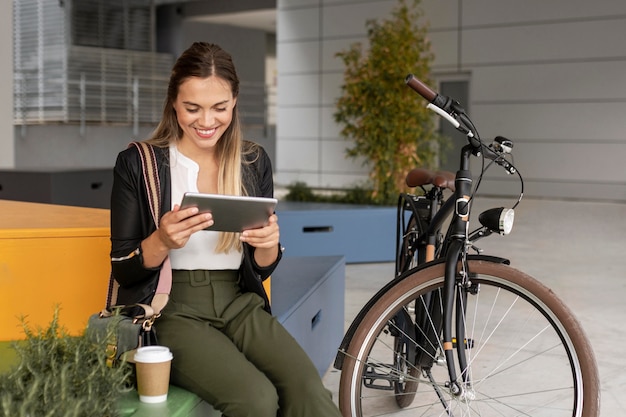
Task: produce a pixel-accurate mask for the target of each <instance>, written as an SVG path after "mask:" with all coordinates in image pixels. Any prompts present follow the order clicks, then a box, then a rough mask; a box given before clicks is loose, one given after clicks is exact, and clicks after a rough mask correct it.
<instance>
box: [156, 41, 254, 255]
mask: <svg viewBox="0 0 626 417" xmlns="http://www.w3.org/2000/svg"><path fill="white" fill-rule="evenodd" d="M211 76H216V77H218V78H221V79H223V80H225V81H226V82H228V84H229V85H230V87H231V91H232V94H233V98H237V96H238V95H239V78H238V76H237V72H236V70H235V65H234V64H233V60H232V57H231V56H230V54H229V53H228V52H226V51H224V50H223V49H222V48H221V47H219V46H218V45H215V44H211V43H207V42H194V43H193V44H192V45H191V46H190V47H189V48H188V49H187V50H186V51H185V52H183V53H182V54H181V55H180V57H179V58H178V59H177V60H176V63H175V64H174V67H173V68H172V72H171V75H170V80H169V84H168V87H167V96H166V99H165V103H164V105H163V116H162V117H161V121H160V122H159V124H158V126H157V127H156V129H155V130H154V132H153V133H152V135H151V136H150V138H149V139H147V140H146V142H148V143H150V144H152V145H154V146H158V147H162V148H167V147H169V146H170V143H171V142H172V141H179V140H180V139H181V138H182V134H183V132H182V129H181V128H180V126H179V124H178V118H177V117H176V111H175V110H174V103H175V102H176V99H177V97H178V91H179V88H180V85H181V84H182V83H183V82H185V81H186V80H187V79H188V78H190V77H198V78H208V77H211ZM242 144H243V137H242V132H241V125H240V122H239V111H238V109H237V105H236V104H235V107H234V108H233V115H232V121H231V123H230V126H228V128H227V129H226V131H225V132H224V134H223V135H222V137H221V139H220V140H219V141H218V143H217V148H216V151H217V162H218V177H217V192H218V193H220V194H229V195H246V194H247V191H246V189H245V186H244V184H243V182H242V180H241V163H242V150H241V148H242ZM231 249H236V250H240V249H241V243H240V241H239V234H238V233H225V232H221V233H220V237H219V241H218V244H217V248H216V251H217V252H218V253H219V252H228V251H230V250H231Z"/></svg>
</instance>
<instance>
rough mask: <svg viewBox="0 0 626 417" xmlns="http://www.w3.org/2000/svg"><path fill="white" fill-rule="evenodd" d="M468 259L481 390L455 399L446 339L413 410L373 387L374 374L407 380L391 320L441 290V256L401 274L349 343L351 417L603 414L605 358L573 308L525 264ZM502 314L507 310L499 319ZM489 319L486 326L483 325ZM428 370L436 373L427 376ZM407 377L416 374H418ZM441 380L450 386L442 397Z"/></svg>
mask: <svg viewBox="0 0 626 417" xmlns="http://www.w3.org/2000/svg"><path fill="white" fill-rule="evenodd" d="M467 265H468V270H469V271H470V273H471V274H472V275H471V281H472V282H473V284H474V285H477V286H479V287H480V290H479V291H478V292H477V293H476V295H468V304H467V306H468V307H467V309H466V311H467V317H468V320H467V324H466V340H464V341H463V342H464V343H467V346H468V357H469V363H470V367H469V373H470V375H471V376H472V380H473V386H472V388H471V390H470V391H468V392H469V393H471V394H472V395H473V396H474V398H472V397H471V396H470V395H468V396H466V397H465V398H458V397H454V396H452V394H451V393H450V390H449V389H447V388H446V383H447V381H448V379H449V378H448V373H447V368H446V366H445V365H444V366H439V364H440V363H441V358H442V357H443V355H442V354H441V348H440V347H439V349H438V351H439V355H437V357H436V358H434V365H432V367H431V368H430V370H429V369H422V370H423V372H422V379H421V380H420V381H419V385H418V386H419V389H418V392H417V395H416V398H415V401H414V402H413V404H411V405H410V406H409V407H407V408H405V409H400V408H398V406H397V404H395V403H396V401H394V400H393V398H395V396H396V394H395V393H394V392H393V390H389V388H386V390H389V391H388V392H386V391H385V390H381V389H373V388H368V387H367V386H366V385H365V383H364V381H366V378H365V377H366V376H369V377H371V378H370V380H369V383H370V384H369V386H372V384H371V383H372V382H376V380H382V381H383V382H389V381H393V380H396V379H398V377H399V375H394V374H393V372H395V371H394V370H393V359H392V358H393V355H394V352H392V351H391V350H392V349H390V347H393V346H394V345H393V340H391V341H389V340H386V339H388V338H390V337H393V336H390V335H389V328H388V321H389V319H390V318H393V317H395V316H396V315H397V314H398V311H399V310H400V309H406V310H408V307H407V306H408V305H410V303H411V302H414V301H415V300H418V301H419V300H420V299H421V297H422V296H423V295H425V294H427V293H430V292H431V291H440V290H441V287H442V284H443V274H444V264H443V263H438V264H434V265H432V266H429V267H426V268H424V269H420V270H418V271H416V272H409V273H408V274H406V275H405V276H404V277H402V278H403V279H399V280H398V282H397V283H396V284H395V285H393V286H392V287H390V288H389V289H388V290H387V291H386V293H385V294H383V295H382V296H381V297H380V298H379V299H378V301H377V302H376V303H375V304H373V305H372V307H371V308H370V309H369V311H368V313H367V314H366V315H365V316H364V318H363V320H362V321H361V323H360V324H359V326H358V328H357V329H356V332H355V333H354V336H353V338H352V341H351V342H350V345H349V346H348V348H347V349H346V351H345V359H344V364H343V367H342V372H341V377H340V385H339V405H340V408H341V411H342V413H343V415H344V417H348V416H352V417H366V416H370V415H394V416H402V415H416V409H418V410H419V415H420V416H426V415H454V416H457V417H458V416H512V415H532V416H550V417H560V416H568V417H572V416H574V417H597V416H598V415H599V402H600V401H599V399H600V395H599V378H598V372H597V367H596V361H595V358H594V354H593V351H592V349H591V346H590V344H589V341H588V340H587V338H586V336H585V333H584V331H583V329H582V328H581V326H580V324H579V323H578V321H577V320H576V318H575V317H574V316H573V314H572V313H571V311H570V310H569V309H568V308H567V307H566V306H565V305H564V304H563V302H562V301H560V300H559V299H558V297H556V295H555V294H554V293H553V292H552V291H551V290H550V289H549V288H547V287H546V286H544V285H543V284H541V283H540V282H538V281H537V280H535V279H534V278H532V277H530V276H528V275H527V274H525V273H523V272H521V271H519V270H517V269H514V268H512V267H510V266H507V265H504V264H498V263H494V262H488V261H483V260H469V261H468V263H467ZM485 313H489V315H486V314H485ZM495 313H498V314H500V313H502V315H501V316H500V317H498V318H497V319H496V318H495ZM480 323H483V324H484V325H485V328H482V329H480V332H479V329H478V324H480ZM385 332H387V334H386V333H385ZM389 351H391V352H389ZM389 354H391V355H392V356H391V357H390V356H389ZM455 361H456V360H455ZM505 361H506V362H505ZM372 370H373V371H374V372H375V373H374V374H372V373H371V371H372ZM457 370H458V364H457ZM364 371H369V372H370V373H369V374H368V373H366V374H364ZM386 372H387V374H386ZM428 372H430V373H431V375H432V380H430V379H426V378H425V375H426V374H427V373H428ZM458 373H459V374H461V372H460V371H458ZM372 375H373V376H372ZM402 378H404V379H405V380H406V379H410V375H409V374H408V373H407V374H405V375H402ZM561 379H563V380H561ZM374 385H375V384H374ZM383 385H384V384H383ZM427 388H428V389H427ZM434 388H437V389H439V390H440V395H442V399H440V398H439V397H437V393H436V392H435V390H434ZM433 392H435V394H433ZM444 403H445V404H446V407H447V409H445V408H444V405H443V404H444Z"/></svg>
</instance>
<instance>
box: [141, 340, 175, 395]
mask: <svg viewBox="0 0 626 417" xmlns="http://www.w3.org/2000/svg"><path fill="white" fill-rule="evenodd" d="M172 358H173V356H172V352H170V350H169V349H168V348H167V347H165V346H146V347H141V348H139V349H137V351H136V352H135V369H136V374H137V391H138V392H139V401H141V402H144V403H161V402H163V401H166V400H167V391H168V389H169V386H170V368H171V364H172Z"/></svg>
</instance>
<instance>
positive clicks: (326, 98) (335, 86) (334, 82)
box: [320, 72, 402, 106]
mask: <svg viewBox="0 0 626 417" xmlns="http://www.w3.org/2000/svg"><path fill="white" fill-rule="evenodd" d="M400 81H402V80H400ZM342 84H343V73H337V72H333V73H327V74H322V88H323V91H322V96H321V97H320V104H321V105H322V106H335V105H336V103H337V99H338V98H339V97H340V96H341V85H342Z"/></svg>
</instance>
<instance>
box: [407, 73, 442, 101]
mask: <svg viewBox="0 0 626 417" xmlns="http://www.w3.org/2000/svg"><path fill="white" fill-rule="evenodd" d="M404 82H406V84H407V85H408V86H409V87H411V88H412V89H413V90H415V91H417V93H418V94H419V95H420V96H422V97H424V98H425V99H426V100H427V101H428V102H429V103H432V102H433V100H435V98H436V97H437V93H435V92H434V91H433V90H432V89H431V88H430V87H429V86H427V85H426V84H424V83H423V82H421V81H420V80H418V79H417V78H415V76H414V75H413V74H409V75H407V76H406V79H405V80H404Z"/></svg>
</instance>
